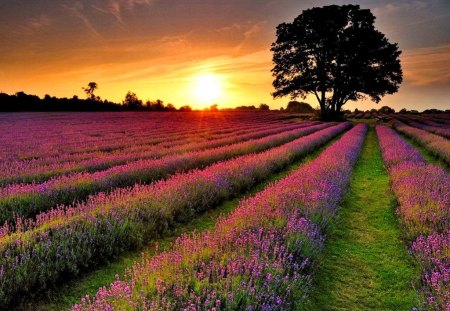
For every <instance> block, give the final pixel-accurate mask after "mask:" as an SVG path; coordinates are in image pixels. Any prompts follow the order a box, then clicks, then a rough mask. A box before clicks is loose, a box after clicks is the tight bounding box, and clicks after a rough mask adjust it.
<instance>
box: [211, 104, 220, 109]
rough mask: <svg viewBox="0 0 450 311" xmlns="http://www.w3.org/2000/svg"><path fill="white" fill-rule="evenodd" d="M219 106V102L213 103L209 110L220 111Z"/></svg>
mask: <svg viewBox="0 0 450 311" xmlns="http://www.w3.org/2000/svg"><path fill="white" fill-rule="evenodd" d="M218 107H219V106H218V105H217V104H214V105H211V107H209V110H211V111H219V108H218Z"/></svg>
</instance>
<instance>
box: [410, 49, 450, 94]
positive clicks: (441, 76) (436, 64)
mask: <svg viewBox="0 0 450 311" xmlns="http://www.w3.org/2000/svg"><path fill="white" fill-rule="evenodd" d="M402 64H403V71H404V74H405V81H407V82H409V83H411V84H413V85H420V86H425V85H448V86H449V87H450V44H446V45H441V46H435V47H426V48H419V49H412V50H407V51H405V52H404V54H403V56H402Z"/></svg>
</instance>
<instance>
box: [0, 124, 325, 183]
mask: <svg viewBox="0 0 450 311" xmlns="http://www.w3.org/2000/svg"><path fill="white" fill-rule="evenodd" d="M318 123H319V122H301V123H294V124H283V123H282V124H277V125H272V126H271V127H270V129H267V124H263V125H257V126H253V127H251V128H245V129H244V130H241V128H234V129H231V130H227V131H226V132H225V133H224V131H223V129H222V130H218V131H213V132H209V133H208V135H206V136H204V135H200V134H199V133H198V132H196V131H191V132H189V133H185V134H184V135H180V137H181V139H180V138H179V137H177V136H173V135H170V136H158V137H156V138H155V137H153V138H152V139H151V140H148V141H145V142H142V141H140V142H135V144H134V145H133V146H130V147H127V148H124V149H122V148H121V149H118V150H114V151H110V152H104V151H102V152H100V151H93V152H83V153H77V154H67V155H66V156H64V157H62V156H61V155H59V156H58V157H57V158H55V157H51V158H40V159H38V160H35V161H17V162H13V163H11V162H3V163H0V172H1V173H0V185H3V186H5V185H8V184H12V183H31V182H34V183H39V182H43V181H46V180H48V179H50V178H52V177H56V176H60V175H65V174H69V173H74V172H85V171H87V172H95V171H99V170H104V169H108V168H110V167H112V166H115V165H121V164H126V163H129V162H133V161H137V160H140V159H152V158H160V157H162V156H164V155H168V154H174V153H182V152H188V151H193V150H202V149H206V148H213V147H220V146H224V145H227V144H233V143H236V142H240V141H245V140H250V139H255V138H260V137H264V136H267V135H272V134H276V133H280V132H282V131H287V130H289V129H295V128H298V127H304V126H307V125H312V124H318ZM193 136H194V137H193Z"/></svg>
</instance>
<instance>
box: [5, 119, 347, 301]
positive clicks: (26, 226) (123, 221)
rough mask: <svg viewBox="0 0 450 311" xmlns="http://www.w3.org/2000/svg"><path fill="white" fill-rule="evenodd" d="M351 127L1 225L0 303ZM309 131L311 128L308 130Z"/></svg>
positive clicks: (150, 234) (190, 212)
mask: <svg viewBox="0 0 450 311" xmlns="http://www.w3.org/2000/svg"><path fill="white" fill-rule="evenodd" d="M349 127H351V125H350V124H349V123H343V124H339V125H336V126H332V127H327V128H325V129H322V130H320V131H318V132H315V133H313V134H311V135H308V136H305V137H301V138H298V139H296V140H293V141H292V142H289V143H286V144H284V145H282V146H279V147H274V148H272V149H269V150H267V151H264V152H262V153H258V154H249V155H244V156H241V157H238V158H235V159H231V160H228V161H224V162H220V163H217V164H214V165H212V166H210V167H207V168H205V169H204V170H194V171H191V172H188V173H184V174H177V175H175V176H173V177H171V178H169V179H167V180H163V181H159V182H156V183H153V184H151V185H147V186H145V185H135V186H134V187H133V188H129V189H117V190H116V191H114V192H112V193H110V194H109V195H105V194H99V195H98V196H95V197H91V198H90V199H89V200H88V201H86V202H84V203H79V204H77V205H75V206H72V207H70V206H66V207H61V208H59V209H56V210H52V211H50V212H48V213H45V214H40V215H38V216H37V218H36V221H31V220H21V219H19V220H18V222H17V226H16V228H15V230H16V231H13V232H12V231H11V228H9V227H8V226H7V225H5V226H3V228H1V229H0V232H1V237H0V254H1V256H0V275H1V278H0V301H1V302H3V303H8V302H11V301H12V300H13V299H17V298H18V297H20V294H21V293H27V292H28V293H30V292H33V291H35V290H38V289H42V288H46V287H47V286H50V285H52V284H55V283H57V282H58V281H60V280H61V278H62V276H64V278H67V277H68V276H71V275H75V274H78V273H80V271H82V270H85V269H89V268H91V267H92V266H95V265H96V264H99V263H102V262H104V261H105V260H108V259H110V258H112V257H114V256H116V255H118V254H120V253H121V252H123V251H125V250H127V249H131V248H138V247H140V246H141V245H142V244H143V243H145V242H146V241H148V240H151V239H153V238H155V237H157V236H159V235H161V234H164V233H165V232H166V231H167V230H169V229H170V228H172V227H173V226H174V225H175V224H177V223H180V222H186V221H189V219H192V217H194V215H195V214H197V213H199V212H202V211H204V210H207V209H209V208H212V207H214V206H216V205H217V204H218V203H219V202H220V201H222V200H225V199H228V198H231V197H233V196H235V195H237V194H239V193H240V192H242V191H245V190H246V189H248V188H250V187H252V186H253V185H255V184H257V183H258V182H260V181H262V180H264V179H267V178H268V177H270V176H271V174H273V173H274V172H276V171H279V170H281V169H282V168H283V167H285V166H286V165H288V164H290V163H292V162H293V161H295V160H296V159H299V158H300V157H302V156H304V155H306V154H307V153H309V152H311V151H313V150H315V149H316V148H317V147H319V146H320V145H323V144H324V143H325V142H327V141H329V140H330V139H332V138H333V137H336V136H337V135H339V134H340V133H342V132H343V131H345V130H347V129H348V128H349ZM310 132H311V131H310Z"/></svg>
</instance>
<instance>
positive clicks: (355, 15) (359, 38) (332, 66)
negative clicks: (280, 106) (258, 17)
mask: <svg viewBox="0 0 450 311" xmlns="http://www.w3.org/2000/svg"><path fill="white" fill-rule="evenodd" d="M374 22H375V16H374V15H373V14H372V13H371V12H370V10H368V9H360V7H359V6H358V5H343V6H338V5H330V6H324V7H320V8H317V7H316V8H312V9H308V10H305V11H303V12H302V14H300V15H299V16H298V17H297V18H295V19H294V21H293V22H292V23H282V24H280V25H278V26H277V39H276V41H275V42H274V43H273V44H272V48H271V51H272V52H273V63H274V68H273V69H272V74H273V76H274V78H275V79H274V81H273V86H274V88H275V92H274V93H273V94H272V95H273V96H274V98H277V97H283V96H287V95H289V96H290V97H291V98H292V99H295V98H297V97H301V98H306V96H307V95H313V96H314V97H315V98H316V99H317V101H318V102H319V105H320V109H321V113H322V117H323V118H334V117H336V116H337V115H338V114H339V112H340V111H341V108H342V106H343V105H344V104H345V103H346V102H348V101H349V100H353V101H355V100H358V99H362V98H365V97H369V98H370V99H371V100H373V101H375V102H377V103H378V102H379V101H380V100H381V98H382V97H383V96H384V95H386V94H393V93H395V92H397V91H398V88H399V85H400V83H401V82H402V76H403V74H402V69H401V64H400V59H399V56H400V54H401V51H399V49H398V45H397V44H396V43H390V42H389V41H388V39H387V38H386V37H385V35H384V34H383V33H381V32H379V31H378V30H376V29H375V26H374Z"/></svg>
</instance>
